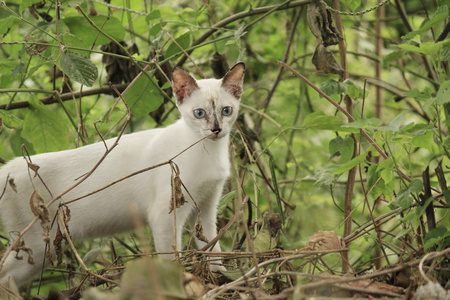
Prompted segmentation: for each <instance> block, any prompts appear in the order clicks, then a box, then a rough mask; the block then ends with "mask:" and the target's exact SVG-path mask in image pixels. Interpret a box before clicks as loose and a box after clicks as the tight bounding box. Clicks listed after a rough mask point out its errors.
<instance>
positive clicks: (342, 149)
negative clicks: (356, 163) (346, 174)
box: [328, 136, 354, 163]
mask: <svg viewBox="0 0 450 300" xmlns="http://www.w3.org/2000/svg"><path fill="white" fill-rule="evenodd" d="M328 149H329V150H330V154H331V156H336V155H339V156H341V159H340V160H339V162H340V163H343V162H347V161H349V160H350V159H351V158H352V156H353V150H354V141H353V138H352V137H351V136H347V137H346V138H345V139H343V138H342V137H340V136H337V137H335V138H334V139H332V140H331V141H330V143H329V144H328Z"/></svg>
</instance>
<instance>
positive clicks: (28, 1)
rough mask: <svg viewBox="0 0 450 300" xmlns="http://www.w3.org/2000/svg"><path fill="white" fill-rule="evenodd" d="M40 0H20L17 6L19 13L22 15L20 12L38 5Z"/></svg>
mask: <svg viewBox="0 0 450 300" xmlns="http://www.w3.org/2000/svg"><path fill="white" fill-rule="evenodd" d="M41 1H42V0H22V1H20V5H19V12H20V14H22V12H23V11H24V10H25V9H27V8H28V7H30V6H32V5H33V4H36V3H39V2H41Z"/></svg>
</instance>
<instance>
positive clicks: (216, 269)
mask: <svg viewBox="0 0 450 300" xmlns="http://www.w3.org/2000/svg"><path fill="white" fill-rule="evenodd" d="M209 270H210V271H211V272H225V271H226V270H227V269H226V268H225V267H224V266H222V265H218V264H210V265H209Z"/></svg>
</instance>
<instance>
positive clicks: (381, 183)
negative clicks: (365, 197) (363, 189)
mask: <svg viewBox="0 0 450 300" xmlns="http://www.w3.org/2000/svg"><path fill="white" fill-rule="evenodd" d="M377 169H378V166H376V165H372V166H369V168H368V174H369V178H368V180H367V190H368V191H371V192H370V195H371V196H372V197H373V198H377V197H378V196H380V195H384V196H385V197H386V200H388V201H390V200H391V199H392V197H393V193H394V181H393V180H391V181H385V180H384V179H383V178H382V177H381V175H380V172H377ZM380 177H381V178H380Z"/></svg>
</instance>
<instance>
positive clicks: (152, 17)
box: [145, 9, 161, 22]
mask: <svg viewBox="0 0 450 300" xmlns="http://www.w3.org/2000/svg"><path fill="white" fill-rule="evenodd" d="M159 19H161V12H160V11H159V10H157V9H155V10H152V11H151V12H150V13H149V14H148V16H147V17H146V18H145V20H146V21H147V22H150V21H153V20H159Z"/></svg>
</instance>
